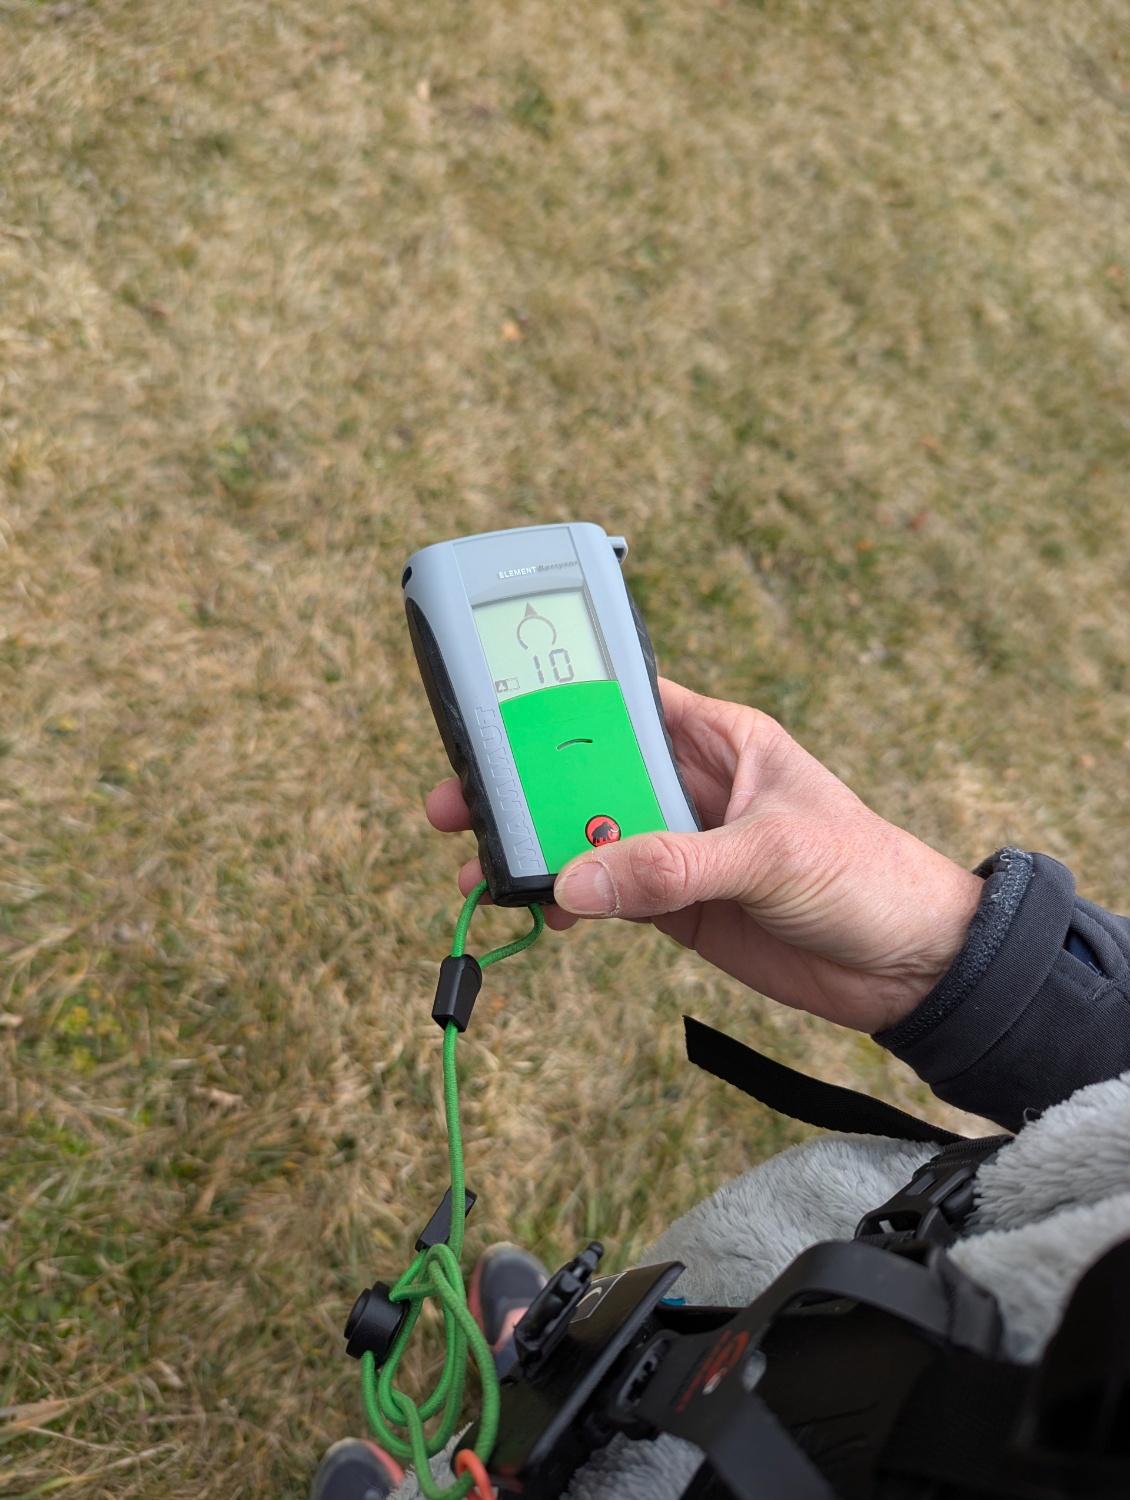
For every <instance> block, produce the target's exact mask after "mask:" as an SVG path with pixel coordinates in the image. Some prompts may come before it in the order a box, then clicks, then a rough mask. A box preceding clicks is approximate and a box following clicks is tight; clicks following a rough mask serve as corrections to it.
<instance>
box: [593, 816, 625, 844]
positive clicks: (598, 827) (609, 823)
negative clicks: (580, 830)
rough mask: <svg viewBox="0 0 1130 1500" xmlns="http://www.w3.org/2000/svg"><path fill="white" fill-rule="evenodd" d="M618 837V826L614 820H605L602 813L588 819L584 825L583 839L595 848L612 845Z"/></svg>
mask: <svg viewBox="0 0 1130 1500" xmlns="http://www.w3.org/2000/svg"><path fill="white" fill-rule="evenodd" d="M619 837H620V825H619V823H617V821H616V819H615V818H606V817H605V816H604V815H603V813H601V814H599V815H598V816H597V817H595V818H590V819H589V820H588V822H587V823H586V824H585V838H587V839H588V841H589V843H590V844H595V845H596V846H597V848H599V847H600V845H601V844H614V843H615V842H616V840H617V839H618V838H619Z"/></svg>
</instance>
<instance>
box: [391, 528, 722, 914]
mask: <svg viewBox="0 0 1130 1500" xmlns="http://www.w3.org/2000/svg"><path fill="white" fill-rule="evenodd" d="M627 551H628V546H627V543H626V542H625V541H624V539H623V538H622V537H609V536H606V535H605V533H604V531H603V530H602V528H601V527H599V526H595V525H593V524H591V523H590V522H578V521H573V522H569V523H567V524H564V525H552V526H523V527H518V528H516V529H514V530H511V531H489V532H483V533H481V534H480V535H478V536H470V537H463V538H461V539H459V540H454V541H448V542H437V543H435V544H434V545H433V546H430V547H424V548H423V549H422V550H421V551H419V552H416V553H415V554H413V556H412V557H410V558H409V560H408V564H407V566H406V567H405V569H404V575H403V578H402V580H401V583H402V585H403V588H404V599H405V607H406V609H407V612H408V628H409V631H410V633H411V637H412V645H413V647H414V649H415V652H416V660H417V662H418V664H419V667H420V673H421V675H422V677H423V679H424V685H425V687H426V688H427V692H428V699H429V701H430V703H431V706H432V712H433V713H434V715H435V720H436V724H437V725H438V727H439V732H440V734H441V735H442V737H443V743H444V748H445V749H446V750H447V755H448V759H449V760H450V761H451V765H452V769H453V770H454V771H455V772H456V774H457V775H458V777H459V779H460V782H461V783H462V787H463V795H464V797H465V798H466V800H467V806H468V807H469V809H470V812H471V825H472V827H473V829H474V831H475V833H476V834H477V836H478V840H479V858H480V860H481V862H482V866H483V874H484V875H485V876H486V879H487V882H488V885H489V889H490V894H491V899H492V900H493V901H495V902H496V903H497V904H498V905H500V906H525V905H527V904H528V903H529V902H532V901H550V900H552V899H553V881H554V877H555V876H556V874H557V872H558V871H559V870H560V869H561V867H562V866H563V865H565V864H566V863H567V862H568V861H569V860H570V859H572V858H573V857H574V855H577V854H581V853H583V852H584V851H585V850H587V849H590V848H592V847H593V846H596V845H600V844H605V843H613V842H615V841H616V840H618V839H620V838H626V837H627V836H628V835H629V834H633V833H654V832H657V831H660V830H662V829H670V830H672V831H674V832H683V833H687V832H691V831H692V830H695V829H697V828H699V827H700V826H701V825H700V823H699V821H698V816H697V814H696V812H695V808H694V803H693V802H692V801H691V798H690V796H689V794H688V792H687V789H686V787H685V785H684V784H683V778H682V775H681V773H680V771H679V767H678V765H677V763H676V761H675V756H674V752H673V750H672V748H671V741H670V738H669V736H668V734H667V729H666V726H665V724H664V722H663V709H662V706H661V704H660V701H659V688H658V683H657V679H656V669H655V654H654V652H653V651H652V647H651V641H650V639H649V638H648V634H647V629H646V627H645V625H644V623H643V619H642V618H641V616H640V612H639V610H638V608H637V607H636V604H635V601H634V600H633V598H632V596H631V594H630V593H629V592H628V589H627V586H626V585H625V583H624V579H623V576H622V574H621V572H620V564H621V563H622V562H623V560H624V557H625V556H626V555H627Z"/></svg>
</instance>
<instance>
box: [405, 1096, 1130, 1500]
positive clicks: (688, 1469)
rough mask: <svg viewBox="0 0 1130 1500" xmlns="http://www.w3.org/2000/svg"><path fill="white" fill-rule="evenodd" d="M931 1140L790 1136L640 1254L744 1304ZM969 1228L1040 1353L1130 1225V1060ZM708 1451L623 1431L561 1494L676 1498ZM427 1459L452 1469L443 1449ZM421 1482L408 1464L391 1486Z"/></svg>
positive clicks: (1004, 1164)
mask: <svg viewBox="0 0 1130 1500" xmlns="http://www.w3.org/2000/svg"><path fill="white" fill-rule="evenodd" d="M936 1149H937V1148H936V1147H932V1146H928V1145H927V1146H918V1145H908V1144H906V1143H905V1142H902V1141H889V1140H879V1139H876V1138H874V1137H869V1136H866V1137H865V1136H831V1135H830V1136H823V1137H819V1138H817V1139H816V1140H811V1141H806V1142H805V1143H804V1144H803V1145H800V1146H793V1147H791V1148H790V1149H789V1150H788V1151H783V1152H782V1153H781V1154H780V1155H779V1156H775V1157H773V1158H772V1159H771V1160H770V1161H767V1162H763V1163H762V1164H761V1165H760V1166H758V1167H754V1168H753V1169H752V1171H749V1172H746V1173H744V1174H743V1175H742V1176H741V1177H737V1178H735V1179H734V1180H733V1181H732V1182H728V1183H726V1184H725V1185H724V1186H722V1187H720V1188H719V1189H718V1190H717V1192H715V1193H714V1194H712V1196H711V1197H709V1198H707V1199H706V1200H705V1201H704V1202H702V1203H700V1204H698V1205H697V1206H696V1207H695V1208H692V1209H691V1211H690V1212H689V1213H687V1214H684V1216H683V1217H682V1218H681V1219H679V1220H677V1221H676V1223H674V1224H672V1226H671V1227H670V1229H668V1230H667V1231H666V1233H664V1234H663V1235H662V1236H661V1237H660V1238H659V1240H657V1241H656V1243H655V1245H654V1246H653V1247H652V1249H651V1250H650V1251H649V1252H648V1254H647V1255H646V1256H645V1257H644V1263H645V1264H649V1263H655V1262H659V1261H665V1260H681V1261H683V1262H684V1263H685V1265H686V1267H687V1269H686V1271H685V1272H684V1273H683V1275H682V1276H681V1277H680V1278H679V1281H678V1282H677V1283H676V1285H675V1288H674V1293H675V1294H676V1295H679V1296H683V1297H685V1298H686V1299H687V1301H688V1302H709V1303H715V1304H719V1303H720V1304H728V1305H735V1306H740V1305H742V1304H743V1303H747V1302H750V1301H752V1299H753V1298H754V1297H756V1296H757V1295H758V1294H759V1293H760V1292H762V1291H764V1290H765V1288H766V1287H767V1286H768V1285H769V1284H770V1282H772V1281H773V1280H775V1279H776V1277H777V1276H779V1275H780V1273H781V1272H782V1271H783V1270H784V1269H785V1267H786V1266H787V1265H788V1264H789V1263H790V1261H792V1260H793V1259H794V1257H795V1256H796V1255H798V1254H799V1253H800V1251H801V1250H803V1249H805V1248H806V1247H807V1246H809V1245H812V1244H815V1243H817V1242H818V1241H820V1240H827V1239H847V1238H850V1237H851V1234H852V1232H853V1230H854V1228H855V1225H856V1224H857V1223H858V1221H859V1219H860V1218H862V1216H863V1214H864V1213H865V1212H867V1211H868V1210H869V1209H872V1208H875V1207H877V1206H878V1205H879V1204H880V1203H882V1202H884V1200H885V1199H887V1198H889V1197H890V1196H891V1195H892V1194H893V1193H894V1192H895V1191H896V1190H897V1189H898V1188H900V1187H901V1186H903V1184H904V1183H905V1182H906V1181H907V1180H908V1179H909V1178H910V1177H911V1176H913V1174H914V1171H915V1169H916V1168H917V1167H918V1166H919V1165H920V1164H921V1163H922V1162H923V1161H925V1160H927V1159H928V1158H929V1157H930V1156H932V1155H933V1154H934V1152H935V1150H936ZM971 1229H972V1232H971V1233H970V1234H969V1236H968V1237H967V1238H966V1239H964V1240H962V1241H961V1242H960V1243H959V1244H958V1245H956V1246H955V1247H954V1249H953V1250H952V1251H951V1254H952V1255H953V1258H954V1260H956V1261H957V1262H958V1263H959V1265H961V1267H962V1268H963V1269H964V1270H965V1271H966V1272H968V1274H969V1275H970V1276H972V1277H973V1278H974V1279H975V1280H977V1281H979V1282H980V1283H981V1284H982V1285H983V1286H986V1287H988V1288H989V1289H990V1290H991V1291H992V1292H993V1293H994V1294H995V1295H996V1297H997V1299H998V1301H999V1302H1000V1305H1001V1311H1002V1313H1003V1316H1004V1322H1005V1352H1006V1353H1007V1354H1008V1355H1009V1356H1010V1357H1011V1358H1012V1359H1015V1360H1019V1361H1021V1362H1032V1361H1034V1360H1036V1359H1038V1358H1039V1356H1040V1354H1041V1353H1042V1351H1043V1349H1044V1346H1045V1345H1046V1343H1047V1341H1048V1339H1049V1338H1050V1337H1051V1334H1052V1333H1053V1332H1054V1330H1055V1327H1056V1325H1057V1323H1058V1322H1059V1319H1060V1316H1061V1315H1062V1312H1063V1309H1064V1306H1065V1305H1066V1302H1067V1300H1068V1298H1069V1296H1070V1293H1071V1290H1072V1288H1073V1287H1074V1285H1075V1283H1076V1281H1077V1280H1078V1279H1079V1277H1080V1276H1081V1275H1082V1273H1083V1272H1084V1271H1085V1270H1086V1268H1087V1267H1088V1266H1089V1265H1091V1264H1092V1263H1093V1262H1094V1261H1095V1260H1097V1259H1098V1258H1099V1256H1101V1255H1102V1254H1104V1253H1105V1251H1107V1250H1109V1249H1110V1247H1111V1246H1112V1245H1114V1244H1116V1243H1117V1242H1118V1241H1120V1240H1122V1239H1126V1238H1128V1237H1130V1072H1127V1073H1124V1074H1122V1076H1121V1077H1118V1078H1112V1079H1109V1080H1107V1081H1106V1082H1104V1083H1096V1084H1091V1085H1090V1086H1089V1087H1087V1088H1084V1089H1081V1090H1079V1092H1078V1093H1076V1094H1074V1095H1073V1096H1072V1097H1071V1098H1070V1099H1068V1100H1065V1101H1064V1102H1063V1103H1061V1104H1058V1105H1055V1106H1053V1107H1052V1108H1050V1109H1048V1110H1047V1111H1046V1112H1045V1113H1044V1114H1043V1115H1042V1116H1041V1117H1040V1118H1039V1119H1038V1120H1036V1121H1034V1122H1033V1123H1032V1124H1030V1125H1028V1126H1027V1127H1026V1128H1025V1129H1024V1130H1023V1131H1021V1133H1020V1134H1019V1135H1018V1136H1017V1138H1016V1139H1015V1140H1014V1141H1012V1142H1010V1143H1009V1144H1008V1145H1007V1146H1005V1147H1004V1148H1003V1149H1002V1150H1001V1152H1000V1153H999V1155H998V1156H997V1157H996V1159H995V1160H994V1161H992V1162H991V1163H990V1164H989V1165H988V1166H986V1167H984V1168H982V1170H981V1172H980V1174H979V1177H978V1191H977V1201H976V1207H975V1210H974V1214H973V1218H972V1221H971ZM700 1456H701V1455H700V1454H699V1451H698V1449H696V1448H694V1447H693V1446H692V1445H691V1444H690V1443H685V1442H681V1441H680V1440H678V1439H675V1438H668V1437H664V1438H661V1439H659V1440H658V1441H656V1442H627V1441H625V1440H624V1439H617V1440H616V1441H615V1442H614V1443H612V1444H610V1445H609V1447H608V1448H606V1449H604V1450H603V1451H602V1452H600V1453H598V1454H597V1455H595V1456H594V1458H593V1459H591V1460H590V1462H589V1463H588V1464H586V1465H585V1466H584V1468H582V1469H580V1470H578V1472H577V1473H576V1474H575V1475H574V1477H573V1481H572V1483H571V1484H570V1486H569V1488H568V1489H567V1490H566V1491H565V1496H564V1497H563V1500H677V1497H678V1496H680V1495H681V1494H682V1491H683V1489H684V1488H685V1486H686V1484H687V1482H688V1480H689V1479H690V1477H691V1475H692V1474H693V1473H694V1471H695V1469H696V1468H697V1466H698V1463H699V1459H700ZM433 1467H434V1468H435V1471H436V1474H437V1477H443V1478H445V1479H446V1477H447V1475H448V1474H449V1473H450V1471H449V1470H448V1469H447V1467H446V1464H445V1463H444V1461H443V1460H441V1459H437V1460H435V1461H434V1464H433ZM418 1494H419V1491H418V1489H417V1486H416V1483H415V1480H414V1478H412V1477H411V1476H410V1477H409V1478H408V1479H407V1480H406V1481H405V1483H404V1484H403V1485H402V1486H401V1488H400V1489H399V1490H398V1491H397V1492H396V1495H397V1500H410V1497H415V1496H417V1495H418Z"/></svg>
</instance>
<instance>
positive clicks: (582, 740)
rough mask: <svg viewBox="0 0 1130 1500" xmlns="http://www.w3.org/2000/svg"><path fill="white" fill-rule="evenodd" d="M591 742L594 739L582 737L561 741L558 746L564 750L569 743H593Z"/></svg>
mask: <svg viewBox="0 0 1130 1500" xmlns="http://www.w3.org/2000/svg"><path fill="white" fill-rule="evenodd" d="M591 744H592V740H584V739H581V740H562V741H561V743H560V745H558V747H557V748H558V750H564V749H566V747H567V746H569V745H591Z"/></svg>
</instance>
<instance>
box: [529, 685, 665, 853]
mask: <svg viewBox="0 0 1130 1500" xmlns="http://www.w3.org/2000/svg"><path fill="white" fill-rule="evenodd" d="M501 709H502V721H503V723H504V724H505V725H506V733H507V735H508V736H509V739H510V749H511V751H512V753H513V755H514V765H515V768H516V770H517V772H518V779H519V780H520V781H521V783H522V790H523V791H524V792H525V794H526V801H527V802H528V804H529V808H530V816H531V817H532V818H533V820H534V828H535V830H536V832H537V836H538V840H539V842H540V844H541V850H542V854H543V855H544V857H545V862H546V864H547V865H548V866H549V870H550V872H551V873H552V874H556V873H557V871H558V870H560V869H561V867H562V865H564V864H567V863H568V862H569V860H571V859H572V858H573V857H574V855H577V854H581V853H583V852H585V851H586V850H588V849H590V848H591V847H592V846H591V845H590V844H589V841H588V839H587V838H586V837H585V825H586V824H587V823H588V821H589V820H590V818H593V817H596V816H598V815H599V816H601V817H608V818H613V819H614V820H615V821H616V822H617V823H618V824H619V825H620V833H621V836H622V837H623V838H627V837H628V835H629V834H632V833H654V832H656V831H658V830H660V829H664V828H666V827H667V824H666V823H665V822H664V821H663V814H662V813H661V812H660V810H659V803H658V802H657V801H656V800H655V793H654V791H653V790H652V786H651V778H650V777H649V776H648V774H647V767H646V766H645V765H644V761H643V756H642V755H641V754H640V747H639V745H638V744H637V743H636V736H635V733H634V731H633V729H632V721H631V719H630V718H629V717H628V710H627V706H626V705H625V703H624V695H623V693H622V692H621V691H620V684H619V683H618V682H575V683H567V684H565V685H563V686H560V687H550V688H543V689H542V690H541V691H540V692H537V693H523V694H522V695H521V696H520V697H518V698H512V699H510V701H509V702H506V703H503V704H502V705H501Z"/></svg>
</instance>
